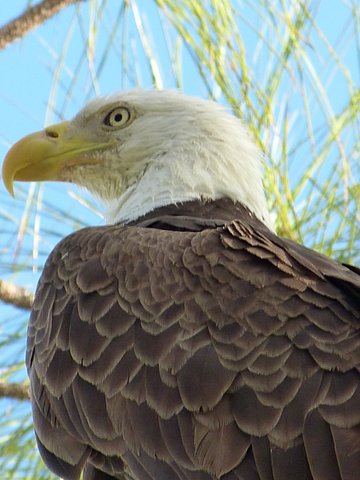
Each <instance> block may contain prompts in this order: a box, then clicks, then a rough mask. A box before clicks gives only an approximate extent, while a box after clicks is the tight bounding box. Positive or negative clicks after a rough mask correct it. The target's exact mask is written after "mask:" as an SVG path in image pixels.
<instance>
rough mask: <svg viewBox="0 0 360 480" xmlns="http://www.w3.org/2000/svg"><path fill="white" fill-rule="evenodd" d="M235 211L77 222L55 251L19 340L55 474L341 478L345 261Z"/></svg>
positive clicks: (352, 421)
mask: <svg viewBox="0 0 360 480" xmlns="http://www.w3.org/2000/svg"><path fill="white" fill-rule="evenodd" d="M242 214H243V219H241V218H239V220H236V221H233V222H231V223H229V224H227V225H225V226H221V225H220V223H219V221H216V222H215V223H216V225H215V224H213V225H212V226H211V228H206V221H204V220H202V221H201V222H192V221H191V219H189V217H186V219H185V217H184V222H185V223H184V228H180V227H179V226H180V225H181V222H182V220H181V218H180V217H179V218H177V219H176V222H175V224H176V225H175V224H174V226H172V224H171V217H169V216H168V217H166V218H165V217H164V219H163V221H160V220H159V219H157V220H156V222H155V223H156V224H157V225H161V228H151V225H150V224H149V225H148V226H146V227H141V226H138V227H137V226H131V227H124V226H119V225H115V226H112V227H99V228H92V229H84V230H82V231H80V232H77V233H75V234H73V235H71V236H69V237H67V238H66V239H64V240H63V241H62V242H61V243H60V244H59V245H58V246H57V247H56V249H55V250H54V252H53V253H52V254H51V256H50V257H49V259H48V261H47V265H46V267H45V270H44V273H43V275H42V278H41V280H40V283H39V286H38V289H37V294H36V298H35V302H34V307H33V312H32V316H31V320H30V324H29V333H28V350H27V366H28V369H29V372H30V377H31V379H32V380H31V382H32V402H33V409H34V422H35V429H36V431H37V434H38V437H39V445H40V449H41V451H42V454H43V457H44V460H45V461H46V462H47V463H48V464H49V466H50V468H52V469H53V470H54V471H55V472H60V471H61V472H62V473H63V472H64V471H65V470H66V469H68V472H71V474H70V476H71V475H73V476H72V477H71V478H74V479H75V478H78V475H79V474H80V471H81V469H82V468H83V466H84V463H85V462H86V461H88V467H87V474H86V475H87V476H88V478H94V479H95V478H98V477H97V476H96V475H104V476H105V477H104V478H123V475H124V471H123V469H124V468H125V469H127V472H128V473H129V474H130V475H133V476H134V477H135V478H137V479H141V480H143V479H148V480H155V479H156V480H163V479H168V478H172V479H174V480H176V479H177V480H212V479H214V478H218V477H221V478H222V479H224V480H239V479H243V478H246V479H247V480H250V479H252V480H285V479H286V480H288V479H289V478H291V479H292V480H296V479H299V480H300V479H301V480H306V479H309V480H310V479H312V480H313V479H315V480H325V479H327V480H335V479H339V480H340V479H341V480H352V479H353V478H355V477H354V476H353V472H354V471H359V469H360V389H359V386H358V385H359V383H360V382H359V367H360V353H359V352H360V348H359V343H360V341H359V310H360V277H359V275H358V271H357V270H356V269H352V270H350V269H348V268H347V267H346V266H342V265H340V264H338V263H336V262H334V261H332V260H330V259H328V258H326V257H324V256H322V255H320V254H317V253H315V252H312V251H309V250H307V249H305V248H304V247H300V246H298V245H296V244H294V243H292V242H290V241H287V240H282V239H279V238H278V237H276V236H275V235H274V234H272V233H271V232H269V231H268V230H267V229H266V227H264V226H263V225H262V224H261V223H260V222H258V221H257V220H256V219H255V218H253V217H251V216H250V215H248V214H247V213H246V212H245V211H242ZM185 224H186V225H197V226H196V228H195V229H194V230H193V231H186V226H185ZM164 225H166V229H165V228H163V227H164ZM200 225H201V228H200ZM172 228H173V229H172ZM56 438H58V440H56ZM320 451H322V452H323V454H322V455H319V452H320ZM123 462H124V463H123ZM61 465H62V466H61ZM124 465H125V466H124ZM97 472H98V473H97ZM99 472H102V473H99ZM69 478H70V477H69ZM99 478H100V477H99Z"/></svg>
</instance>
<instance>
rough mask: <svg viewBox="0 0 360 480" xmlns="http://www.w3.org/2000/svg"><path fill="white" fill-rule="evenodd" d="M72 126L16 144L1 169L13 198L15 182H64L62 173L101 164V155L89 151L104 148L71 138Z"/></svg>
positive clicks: (62, 125)
mask: <svg viewBox="0 0 360 480" xmlns="http://www.w3.org/2000/svg"><path fill="white" fill-rule="evenodd" d="M70 125H71V124H70V122H62V123H58V124H57V125H52V126H50V127H47V128H45V129H44V130H42V131H41V132H36V133H32V134H31V135H27V136H26V137H24V138H22V139H21V140H19V141H18V142H17V143H15V145H13V147H12V148H11V149H10V150H9V152H8V153H7V155H6V157H5V159H4V163H3V166H2V179H3V182H4V185H5V187H6V189H7V190H8V192H9V193H10V194H11V195H12V196H14V188H13V183H14V181H15V180H19V181H26V182H27V181H43V180H62V179H63V178H62V175H61V173H62V172H63V171H64V169H66V168H68V167H71V166H74V165H86V164H95V163H99V159H98V156H96V155H95V156H94V155H89V152H90V151H92V150H95V149H98V148H99V147H101V146H103V145H101V144H99V142H97V143H95V142H94V141H89V140H87V139H85V138H80V136H76V135H69V127H70Z"/></svg>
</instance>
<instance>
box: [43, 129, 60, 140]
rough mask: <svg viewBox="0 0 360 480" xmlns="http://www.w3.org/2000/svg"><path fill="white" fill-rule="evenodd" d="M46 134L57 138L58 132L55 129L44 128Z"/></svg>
mask: <svg viewBox="0 0 360 480" xmlns="http://www.w3.org/2000/svg"><path fill="white" fill-rule="evenodd" d="M45 133H46V136H47V137H50V138H59V134H58V132H57V131H56V130H51V129H46V130H45Z"/></svg>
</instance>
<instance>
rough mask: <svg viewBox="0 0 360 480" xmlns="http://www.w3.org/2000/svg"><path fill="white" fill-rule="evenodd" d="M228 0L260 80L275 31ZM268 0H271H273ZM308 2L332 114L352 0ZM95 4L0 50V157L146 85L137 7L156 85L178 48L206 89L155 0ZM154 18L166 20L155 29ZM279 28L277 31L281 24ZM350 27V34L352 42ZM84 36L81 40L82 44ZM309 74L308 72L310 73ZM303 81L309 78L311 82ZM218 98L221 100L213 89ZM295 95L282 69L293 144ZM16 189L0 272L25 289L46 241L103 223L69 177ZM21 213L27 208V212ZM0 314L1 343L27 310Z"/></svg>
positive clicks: (298, 99)
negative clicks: (93, 104) (101, 100)
mask: <svg viewBox="0 0 360 480" xmlns="http://www.w3.org/2000/svg"><path fill="white" fill-rule="evenodd" d="M233 3H234V5H236V13H237V15H238V17H237V18H238V22H239V25H240V27H241V30H240V31H241V35H242V37H243V40H244V45H245V48H246V57H247V61H248V62H249V64H250V65H251V69H252V71H253V73H254V79H255V80H256V81H257V82H258V83H259V84H265V83H266V81H267V80H268V75H269V64H270V65H271V49H272V48H273V49H274V50H276V49H278V48H279V39H277V38H276V36H274V37H271V34H270V33H269V32H270V29H269V25H267V26H266V23H265V24H264V22H263V19H262V17H261V12H262V11H263V8H262V7H261V4H262V3H263V2H261V1H260V0H258V1H256V0H253V1H241V0H239V1H234V2H233ZM272 3H273V4H274V5H275V4H276V5H278V4H280V2H278V1H275V0H274V2H272ZM291 3H293V4H295V3H298V2H290V1H289V0H288V1H285V2H284V4H286V5H290V4H291ZM309 3H311V12H312V13H314V12H316V19H317V24H318V26H319V27H320V29H321V30H322V32H323V34H325V36H326V37H327V41H328V42H329V44H331V45H332V47H333V48H334V49H335V50H336V51H337V52H338V55H339V59H340V60H341V62H342V64H343V65H344V68H342V69H334V62H331V61H330V60H331V59H329V54H328V50H327V49H326V43H325V42H324V41H323V40H322V39H321V35H319V34H318V32H317V31H316V29H315V28H313V29H312V30H311V33H310V34H309V38H306V39H304V41H305V45H306V55H307V58H308V59H309V61H311V62H312V66H313V68H314V69H315V73H319V78H320V80H321V82H322V85H323V87H324V89H326V91H327V93H328V100H329V106H328V108H329V109H331V110H333V111H334V112H335V113H336V112H341V110H342V108H343V107H344V105H345V104H346V101H347V100H348V97H349V88H350V87H349V85H350V84H349V81H348V80H347V79H348V78H352V82H353V85H355V86H356V87H357V88H359V83H360V76H359V75H360V59H359V56H358V52H357V50H356V42H357V44H358V45H360V38H359V32H357V33H355V34H354V31H353V30H351V29H352V28H353V21H352V15H353V13H352V12H353V11H354V9H355V5H356V2H355V0H347V1H345V0H344V1H341V0H326V1H325V0H324V1H322V2H318V1H313V2H309ZM26 5H28V1H27V0H15V1H5V0H3V1H2V2H1V8H0V24H5V23H6V22H7V21H8V20H10V19H12V18H14V17H16V16H17V15H19V14H20V13H21V12H22V11H23V9H24V8H25V7H26ZM101 5H102V2H100V0H99V1H95V0H94V1H89V0H88V1H82V2H80V3H79V5H78V6H74V5H73V6H70V7H68V8H66V9H65V10H63V11H62V12H61V13H60V14H59V15H58V16H56V17H55V18H53V19H51V20H49V21H48V22H47V23H46V24H45V25H43V26H41V27H39V28H37V29H36V30H34V31H32V32H30V33H29V34H27V35H26V36H25V37H24V38H23V39H22V40H20V41H16V42H14V43H13V44H11V45H10V46H8V47H7V48H6V49H5V50H2V51H0V72H1V75H0V159H2V158H3V157H4V156H5V154H6V152H7V150H8V149H9V148H10V146H11V145H12V144H13V143H14V142H15V141H16V140H18V139H19V138H21V137H22V136H24V135H26V134H28V133H31V132H33V131H36V130H40V129H42V128H43V127H44V125H47V124H51V123H55V122H58V121H59V120H61V119H63V118H71V117H72V116H73V115H74V114H75V113H76V112H77V111H78V109H79V108H81V107H82V106H83V105H84V103H86V101H87V100H88V99H89V98H91V97H94V96H95V95H96V94H98V93H101V94H106V93H110V92H113V91H116V90H120V89H123V88H129V87H131V86H133V85H134V84H137V83H138V84H141V85H142V86H144V87H147V88H150V87H151V86H152V84H153V79H152V77H151V75H150V71H149V67H148V61H147V59H146V56H145V54H144V52H143V48H142V44H141V38H140V37H139V35H138V33H137V30H136V26H135V24H136V20H135V17H136V12H137V11H138V13H139V15H140V16H141V18H142V20H143V25H144V28H145V29H146V32H147V33H148V34H149V37H148V40H149V42H150V45H151V46H152V47H153V50H154V51H156V54H155V57H154V61H155V62H157V63H158V65H159V69H160V74H161V78H162V82H163V86H164V87H166V88H174V87H176V82H175V80H174V75H173V74H172V73H173V72H172V68H173V65H172V62H171V57H172V56H173V55H174V52H175V49H176V48H179V55H180V58H181V64H182V70H181V79H182V88H183V90H184V91H185V92H186V93H188V94H193V95H199V96H208V92H207V90H206V88H205V85H204V83H203V82H202V80H201V79H200V77H199V74H198V69H197V67H196V65H195V64H194V62H193V61H192V59H191V55H190V54H189V53H188V51H187V49H186V47H185V45H184V44H181V43H177V40H178V39H177V37H176V35H175V33H174V31H173V30H171V29H170V28H168V26H167V25H166V22H165V21H164V17H159V15H158V12H157V9H156V7H155V4H154V2H151V1H149V0H137V1H136V2H133V5H134V9H135V10H134V11H133V14H132V16H129V18H128V19H127V21H126V22H124V20H123V19H122V18H121V19H120V14H119V11H120V5H121V2H119V0H108V2H107V4H106V8H105V9H104V10H103V11H102V10H101ZM76 12H78V13H76ZM94 12H96V15H100V14H101V15H102V19H101V22H100V23H99V29H98V30H93V29H91V27H90V26H89V25H91V18H92V15H94ZM358 14H359V9H358ZM117 22H118V27H119V28H118V31H117V32H116V33H115V40H116V41H115V44H116V45H118V47H117V48H113V49H111V51H110V53H109V56H108V60H107V62H106V63H105V64H104V65H103V66H102V63H101V60H102V55H103V53H104V52H105V51H106V49H107V46H108V39H109V37H110V36H111V35H112V34H113V32H114V27H115V25H116V24H117ZM272 22H273V23H274V25H276V23H279V25H280V24H281V22H280V19H279V18H276V17H275V18H273V19H272ZM162 26H165V28H164V29H162ZM124 28H125V29H126V32H127V38H128V39H129V42H128V46H127V49H126V55H127V58H128V59H130V60H131V61H130V62H129V65H130V67H129V71H128V74H127V75H125V74H124V71H123V66H124V63H123V61H122V54H123V52H122V50H121V42H122V35H123V31H124ZM261 28H263V30H262V31H263V35H264V38H266V39H267V42H268V44H267V46H265V47H263V48H259V43H258V40H259V37H258V35H257V34H256V33H255V31H256V30H259V29H261ZM164 32H165V33H164ZM89 34H90V36H91V38H93V39H94V43H93V44H95V46H96V50H95V55H94V57H92V55H91V49H90V53H89V55H88V58H87V60H86V59H85V60H82V58H83V52H84V44H85V43H84V38H87V37H88V36H89ZM166 34H168V37H166ZM279 34H281V28H280V29H279ZM356 35H357V40H354V38H355V36H356ZM167 42H168V43H167ZM93 44H90V47H92V45H93ZM63 47H64V49H63ZM169 52H170V55H169ZM269 59H270V61H269ZM304 69H305V70H306V71H307V72H310V67H309V68H308V67H307V66H306V65H305V66H304ZM94 70H95V71H98V72H100V73H99V75H98V80H97V81H96V82H94V81H93V77H92V73H93V71H94ZM320 72H321V73H320ZM75 73H76V75H75ZM310 73H311V72H310ZM310 73H309V78H311V75H310ZM304 84H305V85H308V84H310V81H308V82H307V81H306V82H305V83H304ZM69 92H70V93H69ZM212 93H213V94H214V96H215V97H216V96H217V95H218V94H219V89H218V88H216V85H215V84H214V89H213V92H212ZM309 99H310V101H311V102H312V103H311V106H310V109H311V110H313V113H314V118H313V121H314V123H315V126H316V125H319V126H324V115H325V114H324V112H322V111H321V107H320V106H319V104H318V103H317V100H316V98H315V95H313V94H310V95H309ZM219 100H220V101H223V98H222V96H221V95H219ZM240 100H241V99H240ZM302 101H303V99H302V92H301V89H300V88H299V85H298V84H297V83H296V82H293V81H292V76H291V72H290V73H289V75H288V76H287V77H285V79H284V82H283V85H282V88H281V90H280V95H279V96H278V97H277V104H276V106H275V108H274V111H275V114H276V117H277V118H275V119H274V123H275V124H276V125H277V126H279V127H281V125H282V121H283V118H285V114H286V113H287V112H290V113H289V115H290V116H289V118H290V120H291V122H292V135H291V137H290V139H291V141H292V142H293V143H294V145H296V143H297V142H298V141H301V140H302V138H303V136H304V135H303V134H304V129H305V120H304V118H302V116H301V115H302V114H301V111H300V107H301V104H302ZM326 108H327V107H326ZM274 130H276V129H275V128H274ZM317 135H318V138H319V139H321V138H322V137H323V136H325V135H326V125H325V128H324V129H323V130H321V131H319V132H318V134H317ZM348 135H349V138H344V139H343V140H344V145H345V147H346V145H347V142H348V143H349V144H350V143H351V142H353V141H354V138H353V137H352V136H351V133H349V134H348ZM277 141H278V137H277V135H276V133H272V136H271V138H270V139H268V144H269V152H270V151H271V152H274V151H275V154H276V149H279V148H280V147H279V146H277ZM309 151H310V146H309V145H305V146H304V147H303V148H302V149H300V150H299V155H298V156H295V157H294V160H293V161H294V165H293V166H292V167H291V168H292V172H293V175H294V177H295V176H296V175H297V174H298V172H299V171H301V164H300V163H299V164H296V161H298V160H299V156H300V162H303V163H305V164H306V162H307V161H308V159H309V158H310V157H309V156H308V155H309ZM301 155H303V159H302V158H301ZM329 158H332V161H333V162H335V161H336V158H337V157H336V152H332V153H331V154H329ZM328 168H333V163H331V162H329V164H328ZM29 191H30V195H29V193H28V192H29ZM15 193H16V198H15V199H12V198H10V197H9V195H8V194H7V192H6V191H5V189H4V187H3V186H2V184H1V185H0V215H1V218H4V219H6V221H5V220H1V219H0V222H3V225H0V227H2V228H0V278H2V279H7V280H10V281H13V282H15V283H17V284H20V285H23V286H26V287H28V288H29V289H31V290H33V289H34V286H35V284H36V281H37V279H38V277H39V273H40V270H39V268H40V267H41V265H42V264H43V262H44V259H45V257H46V255H47V254H48V252H49V250H50V249H51V248H52V247H53V246H54V245H55V243H56V242H57V241H58V240H59V239H60V238H61V237H62V236H64V235H65V234H67V233H70V232H71V231H73V230H75V229H77V228H80V227H81V226H83V225H86V224H98V223H102V220H101V218H100V217H99V216H98V215H97V214H96V212H95V211H94V210H91V209H88V208H87V207H85V206H82V205H81V204H79V203H78V202H77V201H76V199H75V198H74V194H75V195H76V196H79V195H80V196H83V198H84V199H85V201H86V202H87V201H90V197H88V196H87V195H86V194H85V195H83V193H82V192H79V191H78V190H77V189H76V188H75V187H71V186H69V185H62V184H48V185H46V186H41V187H39V185H38V184H36V185H30V186H29V185H28V184H22V185H21V184H17V185H16V187H15ZM38 193H39V195H38ZM58 208H60V209H62V210H63V211H64V212H65V213H67V214H70V218H69V219H68V220H66V221H64V219H63V218H62V217H61V215H60V216H59V214H58V213H57V209H58ZM95 208H97V207H95ZM24 211H27V212H30V214H29V216H28V217H27V215H25V214H24ZM40 212H41V215H40V214H39V213H40ZM25 218H29V222H28V224H26V225H24V229H23V232H22V233H21V234H20V235H19V233H18V224H20V223H21V222H24V219H25ZM37 250H38V254H37V256H36V251H37ZM34 252H35V255H34ZM16 263H23V265H25V266H26V268H25V269H21V271H19V269H17V268H12V265H15V264H16ZM37 267H39V268H37ZM0 316H1V319H2V322H3V325H4V324H5V322H4V321H3V320H4V319H9V322H7V323H6V325H7V327H6V328H5V329H1V328H0V345H1V342H5V343H6V338H7V336H9V335H10V334H11V333H12V332H14V331H15V330H16V329H17V328H19V329H20V330H21V328H23V327H22V325H24V322H26V317H27V314H24V313H21V312H18V311H17V310H14V309H12V308H11V307H7V306H4V305H1V304H0ZM0 326H1V322H0ZM23 348H24V340H23V339H20V340H19V343H16V344H15V347H14V346H13V347H12V348H11V349H10V350H8V351H5V350H4V351H3V352H2V357H3V360H2V362H1V364H0V375H1V366H2V365H5V364H6V363H7V358H9V361H8V363H11V361H12V360H11V359H12V358H13V357H14V355H15V354H16V355H18V354H19V352H20V354H19V355H20V357H21V356H22V350H23ZM0 405H1V403H0ZM0 430H1V424H0ZM0 440H1V431H0Z"/></svg>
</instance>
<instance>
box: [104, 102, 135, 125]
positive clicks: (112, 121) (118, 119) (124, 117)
mask: <svg viewBox="0 0 360 480" xmlns="http://www.w3.org/2000/svg"><path fill="white" fill-rule="evenodd" d="M129 120H130V112H129V110H128V109H127V108H125V107H116V108H114V109H113V110H111V112H109V113H108V114H107V115H106V117H105V118H104V125H106V126H107V127H115V128H119V127H123V126H124V125H126V124H127V122H128V121H129Z"/></svg>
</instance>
